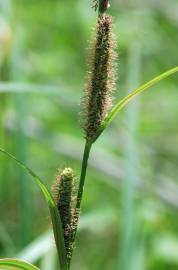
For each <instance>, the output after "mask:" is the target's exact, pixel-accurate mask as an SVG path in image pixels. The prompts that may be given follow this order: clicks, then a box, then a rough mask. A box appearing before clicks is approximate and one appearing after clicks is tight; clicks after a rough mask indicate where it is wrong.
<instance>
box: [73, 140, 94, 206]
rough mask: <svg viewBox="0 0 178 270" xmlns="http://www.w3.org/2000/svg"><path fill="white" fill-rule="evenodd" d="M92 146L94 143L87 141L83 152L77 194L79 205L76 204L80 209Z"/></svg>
mask: <svg viewBox="0 0 178 270" xmlns="http://www.w3.org/2000/svg"><path fill="white" fill-rule="evenodd" d="M91 147H92V143H89V142H87V141H86V143H85V148H84V153H83V160H82V168H81V174H80V183H79V189H78V194H77V205H76V208H77V209H80V206H81V201H82V195H83V189H84V184H85V177H86V172H87V167H88V159H89V155H90V150H91Z"/></svg>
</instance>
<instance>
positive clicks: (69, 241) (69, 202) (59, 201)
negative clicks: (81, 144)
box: [52, 168, 79, 264]
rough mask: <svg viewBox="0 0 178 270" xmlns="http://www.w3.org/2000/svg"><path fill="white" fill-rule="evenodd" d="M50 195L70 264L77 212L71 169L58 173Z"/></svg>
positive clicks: (73, 176)
mask: <svg viewBox="0 0 178 270" xmlns="http://www.w3.org/2000/svg"><path fill="white" fill-rule="evenodd" d="M52 194H53V197H54V200H55V202H56V205H57V208H58V210H59V214H60V217H61V222H62V226H63V232H64V243H65V248H66V255H67V261H68V264H70V261H71V257H72V251H73V248H74V234H75V231H76V228H77V224H78V212H79V211H77V210H76V209H75V207H76V199H77V196H76V194H77V189H76V177H75V175H74V172H73V170H72V169H71V168H65V169H64V170H62V171H58V174H57V176H56V181H55V183H54V185H53V187H52Z"/></svg>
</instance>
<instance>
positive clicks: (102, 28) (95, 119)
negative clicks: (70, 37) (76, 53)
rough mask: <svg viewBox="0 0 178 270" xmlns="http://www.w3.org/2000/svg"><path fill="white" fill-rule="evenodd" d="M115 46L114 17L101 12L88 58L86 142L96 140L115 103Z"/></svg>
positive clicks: (85, 111)
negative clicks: (113, 98)
mask: <svg viewBox="0 0 178 270" xmlns="http://www.w3.org/2000/svg"><path fill="white" fill-rule="evenodd" d="M115 48H116V42H115V39H114V36H113V33H112V17H111V16H108V15H105V14H101V15H100V16H99V19H98V24H97V29H96V35H95V39H94V43H93V45H92V49H91V53H90V57H89V71H88V74H87V83H86V88H85V94H84V98H83V102H82V105H83V115H82V118H83V119H82V126H83V128H84V131H85V136H86V139H87V141H92V140H94V139H95V136H96V133H97V131H98V129H99V128H100V126H101V123H102V121H103V120H104V118H105V116H106V115H107V112H108V109H109V108H110V106H111V103H112V97H111V93H112V91H113V89H114V86H115V81H116V64H115V63H116V61H115V59H116V52H115Z"/></svg>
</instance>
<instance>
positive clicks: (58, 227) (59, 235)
mask: <svg viewBox="0 0 178 270" xmlns="http://www.w3.org/2000/svg"><path fill="white" fill-rule="evenodd" d="M0 152H2V153H3V154H5V155H6V156H8V157H9V158H10V159H12V160H14V161H15V162H16V163H17V164H18V165H19V166H20V167H21V168H23V169H24V170H25V171H26V172H27V173H28V174H29V175H31V176H32V177H33V179H34V181H35V183H36V184H37V185H38V186H39V187H40V189H41V191H42V193H43V195H44V197H45V200H46V202H47V203H48V207H49V210H50V214H51V220H52V224H53V231H54V237H55V242H56V247H57V251H58V256H59V262H60V267H61V270H67V263H66V252H65V246H64V237H63V229H62V224H61V219H60V216H59V214H58V209H57V207H56V205H55V202H54V200H53V197H52V195H51V193H50V191H49V190H48V188H47V187H46V186H45V185H44V184H43V182H42V181H41V179H40V178H39V177H38V176H37V175H36V174H35V173H34V172H33V171H32V170H31V169H30V168H28V167H27V166H26V165H24V164H23V163H22V162H21V161H19V160H18V159H16V158H15V157H14V156H13V155H11V154H10V153H8V152H6V151H5V150H4V149H2V148H0Z"/></svg>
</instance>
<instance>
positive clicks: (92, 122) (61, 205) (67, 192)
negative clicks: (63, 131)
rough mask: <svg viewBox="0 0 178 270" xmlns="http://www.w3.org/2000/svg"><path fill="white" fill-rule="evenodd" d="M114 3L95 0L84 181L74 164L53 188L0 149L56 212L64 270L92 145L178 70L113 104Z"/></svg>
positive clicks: (4, 263) (18, 265)
mask: <svg viewBox="0 0 178 270" xmlns="http://www.w3.org/2000/svg"><path fill="white" fill-rule="evenodd" d="M109 6H110V3H109V0H94V1H93V7H94V9H95V11H96V10H98V19H97V25H96V30H95V34H94V38H93V39H92V42H91V48H90V53H89V60H88V62H89V63H88V72H87V75H86V86H85V93H84V96H83V99H82V113H81V125H82V128H83V130H84V135H85V146H84V153H83V158H82V164H81V173H80V178H79V181H77V177H76V174H75V172H73V170H72V169H71V168H64V169H61V170H59V171H58V173H57V176H56V181H55V183H54V185H53V187H52V191H50V190H49V189H48V187H47V186H46V185H45V184H44V183H43V181H42V180H41V179H40V177H38V176H37V175H36V174H35V173H34V172H33V171H32V170H31V169H30V168H28V167H27V166H26V165H24V164H23V163H22V162H21V161H19V160H17V159H16V158H15V157H14V156H13V155H11V154H10V153H8V152H7V151H5V150H4V149H2V148H0V151H1V153H3V154H5V155H6V156H8V157H9V158H10V159H12V160H14V161H15V162H16V163H17V164H18V165H19V166H20V167H21V168H22V169H24V170H25V171H26V173H28V174H29V175H30V176H31V177H32V179H33V180H34V182H35V183H36V184H37V185H38V186H39V188H40V189H41V191H42V194H43V196H44V198H45V200H46V202H47V205H48V207H49V211H50V216H51V222H52V226H53V232H54V238H55V244H56V249H57V253H58V258H59V269H61V270H69V269H70V265H71V260H72V253H73V249H74V242H75V236H76V233H77V225H78V220H79V215H80V209H81V203H82V197H83V190H84V184H85V178H86V172H87V165H88V159H89V155H90V151H91V149H92V146H93V145H94V143H95V142H96V140H98V138H99V137H100V135H101V134H102V133H103V132H104V130H105V129H106V128H107V127H108V126H109V125H110V124H111V123H112V121H113V120H114V119H115V118H116V116H117V115H118V113H119V112H120V111H121V110H122V109H124V108H125V106H126V105H127V104H128V103H129V102H130V101H131V100H132V99H133V98H135V97H136V96H137V95H139V94H141V93H142V92H144V91H145V90H147V89H150V88H151V87H152V86H154V85H155V84H157V83H158V82H160V81H162V80H163V79H166V78H167V77H169V76H171V75H173V74H174V73H176V72H178V66H176V67H174V68H172V69H170V70H168V71H166V72H164V73H162V74H160V75H159V76H157V77H155V78H154V79H152V80H150V81H149V82H147V83H145V84H143V85H141V86H140V87H138V88H137V89H135V90H133V91H132V92H130V94H128V95H127V96H126V97H124V98H122V99H121V100H119V101H118V102H116V104H115V105H114V106H113V105H112V101H113V98H112V92H113V90H114V88H115V85H116V74H117V65H116V63H117V61H116V60H117V53H116V51H117V48H116V42H115V37H114V34H113V22H112V16H111V15H108V14H107V10H108V8H109ZM0 269H23V270H37V269H39V268H37V267H36V266H34V265H31V264H30V263H27V262H24V261H21V260H18V259H0Z"/></svg>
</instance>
